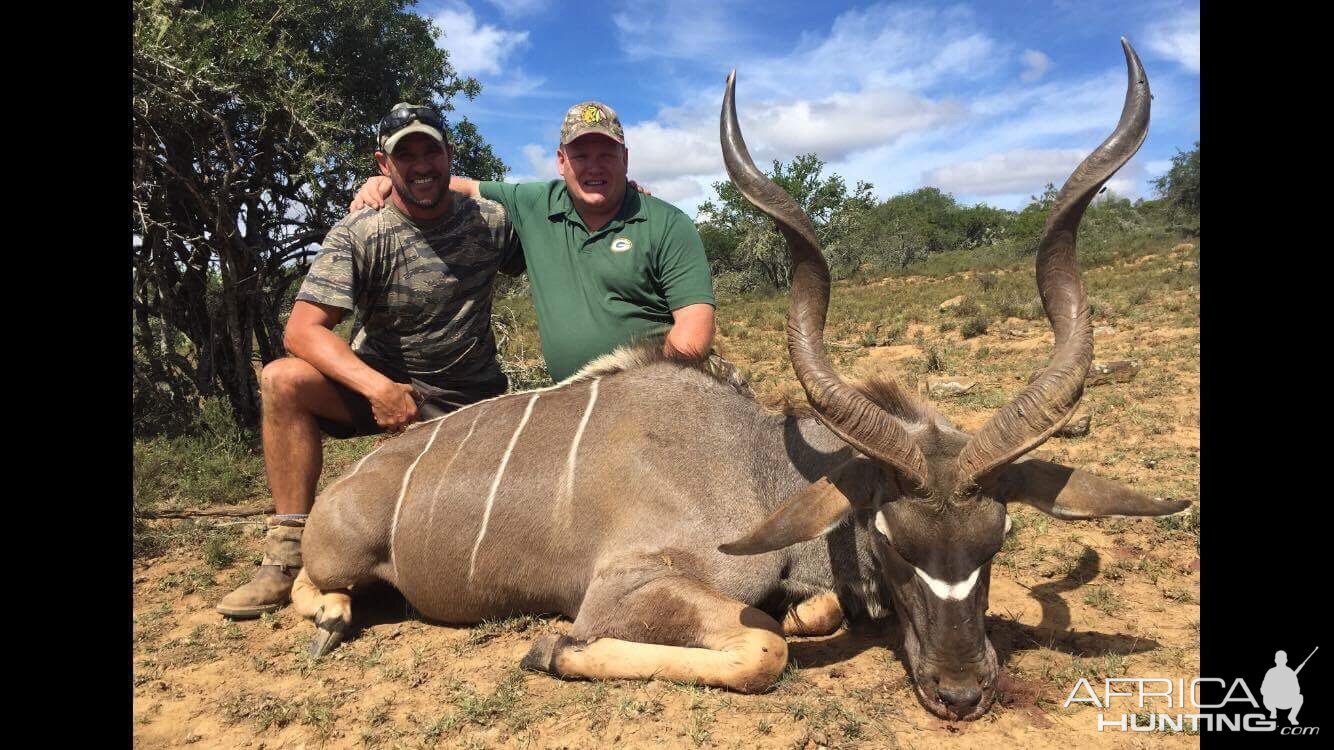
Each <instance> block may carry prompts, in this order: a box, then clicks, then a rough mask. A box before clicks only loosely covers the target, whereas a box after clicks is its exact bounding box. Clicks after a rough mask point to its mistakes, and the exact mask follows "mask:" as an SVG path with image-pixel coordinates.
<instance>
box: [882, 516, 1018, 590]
mask: <svg viewBox="0 0 1334 750" xmlns="http://www.w3.org/2000/svg"><path fill="white" fill-rule="evenodd" d="M1005 520H1006V521H1007V522H1008V521H1009V517H1008V516H1007V517H1006V519H1005ZM875 528H876V530H877V531H879V532H880V533H881V534H884V535H885V538H886V539H888V538H889V526H888V525H887V524H886V523H885V517H884V516H882V515H880V514H879V513H876V514H875ZM904 562H907V561H906V560H905V561H904ZM908 564H909V565H911V566H912V569H913V571H914V572H916V573H917V577H918V578H921V579H922V580H923V581H926V585H927V588H929V589H931V593H933V594H935V595H936V597H937V598H940V599H944V600H945V601H951V600H954V601H957V600H960V599H963V598H964V597H966V596H968V594H970V593H972V591H973V587H974V586H976V585H977V576H978V574H979V573H981V572H982V569H981V568H977V569H975V570H974V571H973V572H972V573H969V574H968V577H967V578H965V579H963V580H962V581H959V582H958V583H947V582H945V581H942V580H940V579H939V578H935V577H933V576H932V575H931V574H930V573H928V572H926V571H925V570H922V569H921V568H919V567H917V566H916V565H913V564H912V563H908Z"/></svg>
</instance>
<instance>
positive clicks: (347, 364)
mask: <svg viewBox="0 0 1334 750" xmlns="http://www.w3.org/2000/svg"><path fill="white" fill-rule="evenodd" d="M283 343H284V345H285V346H286V347H287V351H288V353H290V354H291V355H292V356H294V357H298V358H300V359H303V360H305V361H306V362H309V363H310V364H311V366H312V367H314V368H315V369H316V370H319V371H320V372H321V373H323V374H324V375H325V376H327V377H329V378H330V379H332V380H334V381H337V382H338V383H341V384H342V385H345V386H347V387H348V388H351V389H352V390H354V391H356V392H357V393H360V394H361V395H363V396H366V397H367V398H370V394H371V393H373V392H375V391H376V389H379V388H383V387H384V386H385V383H386V382H387V381H389V379H388V378H386V377H385V376H384V375H383V374H381V373H380V372H378V371H377V370H375V369H374V368H372V367H371V366H370V365H368V364H366V363H365V362H363V361H362V359H361V357H358V356H357V355H356V353H355V352H353V351H352V347H350V346H348V344H347V342H346V341H344V340H343V338H342V337H341V336H339V335H338V334H336V333H334V332H333V331H331V330H329V329H328V328H325V327H323V326H303V327H302V328H300V329H299V330H297V331H289V332H288V333H287V334H286V335H285V336H284V337H283Z"/></svg>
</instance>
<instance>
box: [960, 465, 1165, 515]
mask: <svg viewBox="0 0 1334 750" xmlns="http://www.w3.org/2000/svg"><path fill="white" fill-rule="evenodd" d="M982 486H983V490H984V491H985V492H986V494H988V495H990V496H991V497H993V498H995V499H997V500H1000V501H1003V502H1023V503H1028V504H1029V505H1031V506H1033V507H1034V508H1037V509H1038V510H1040V511H1042V512H1043V513H1046V514H1047V515H1050V516H1052V517H1054V518H1060V519H1062V520H1067V521H1070V520H1077V519H1081V518H1101V517H1104V516H1168V515H1171V514H1173V513H1179V512H1181V511H1183V510H1185V509H1186V508H1189V507H1190V501H1189V500H1159V499H1157V498H1152V497H1149V496H1148V495H1142V494H1140V493H1138V492H1135V491H1134V490H1131V489H1128V488H1126V487H1124V486H1122V485H1121V484H1119V483H1117V482H1113V481H1111V480H1110V479H1103V478H1102V477H1100V476H1098V475H1096V474H1090V473H1089V472H1087V471H1083V470H1081V469H1072V468H1070V467H1069V466H1062V465H1061V464H1058V463H1053V462H1051V461H1043V460H1042V459H1038V458H1024V459H1020V460H1019V461H1015V462H1014V463H1012V464H1009V465H1008V466H1006V467H1004V468H1002V469H999V470H998V471H996V472H994V473H993V474H992V476H991V477H990V478H988V479H987V480H985V481H983V482H982Z"/></svg>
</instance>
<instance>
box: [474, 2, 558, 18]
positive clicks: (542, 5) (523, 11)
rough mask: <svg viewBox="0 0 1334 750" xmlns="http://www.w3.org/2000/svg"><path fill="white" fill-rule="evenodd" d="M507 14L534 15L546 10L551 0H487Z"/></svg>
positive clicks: (514, 16)
mask: <svg viewBox="0 0 1334 750" xmlns="http://www.w3.org/2000/svg"><path fill="white" fill-rule="evenodd" d="M487 2H489V3H491V5H494V6H495V7H496V8H498V9H499V10H500V12H501V13H504V14H505V17H506V18H519V17H521V16H532V15H536V14H538V13H541V12H543V11H545V10H546V9H547V8H548V7H549V6H550V5H551V3H550V0H487Z"/></svg>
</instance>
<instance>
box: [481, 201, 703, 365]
mask: <svg viewBox="0 0 1334 750" xmlns="http://www.w3.org/2000/svg"><path fill="white" fill-rule="evenodd" d="M481 193H482V197H484V198H488V199H490V200H493V201H496V202H497V203H500V204H502V205H504V206H505V210H506V211H507V212H508V213H509V217H510V222H511V223H512V224H513V226H514V231H515V233H516V234H517V235H518V236H519V240H520V241H521V242H522V243H523V249H524V260H525V262H526V263H527V266H528V278H529V280H530V281H531V282H532V288H533V304H534V306H535V307H536V308H537V330H538V333H539V334H541V336H542V356H543V357H545V358H546V361H547V371H548V372H550V373H551V377H552V378H554V379H556V380H557V381H560V380H564V379H565V378H567V377H569V376H571V375H573V374H574V373H575V372H577V371H578V370H579V368H581V367H583V366H584V365H586V364H588V362H589V361H590V360H592V359H594V358H596V357H599V356H601V355H603V354H606V353H607V352H610V351H611V350H612V349H615V348H616V347H618V346H620V345H621V344H625V343H628V342H630V341H633V340H635V339H638V338H642V337H644V336H649V335H653V334H657V333H661V332H663V331H666V330H667V329H669V328H671V326H672V323H673V320H672V310H676V309H678V308H682V307H685V306H686V305H693V304H697V303H701V302H706V303H708V304H710V305H714V304H715V302H714V299H713V280H712V278H710V276H709V262H708V259H707V258H706V257H705V255H704V243H703V241H701V240H700V238H699V232H697V231H696V230H695V224H694V222H692V221H690V218H689V217H687V216H686V215H685V213H684V212H682V211H681V210H680V209H678V208H676V207H675V206H673V205H671V204H670V203H667V202H666V201H663V200H659V199H658V198H654V197H653V196H650V195H642V194H640V193H637V192H635V191H633V190H627V191H626V194H625V200H624V202H623V203H622V204H621V210H620V212H619V213H617V214H616V218H614V219H612V220H611V221H610V222H608V223H607V225H606V226H604V227H602V228H601V229H599V230H597V231H596V232H592V233H590V232H589V231H588V228H587V227H586V226H585V225H584V222H583V220H582V219H580V218H579V213H578V212H577V211H575V210H574V204H573V203H572V202H571V200H570V195H569V192H568V190H567V188H566V187H565V182H564V181H563V180H553V181H551V182H530V183H524V184H514V183H508V182H483V183H481Z"/></svg>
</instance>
